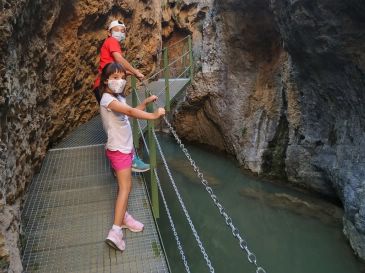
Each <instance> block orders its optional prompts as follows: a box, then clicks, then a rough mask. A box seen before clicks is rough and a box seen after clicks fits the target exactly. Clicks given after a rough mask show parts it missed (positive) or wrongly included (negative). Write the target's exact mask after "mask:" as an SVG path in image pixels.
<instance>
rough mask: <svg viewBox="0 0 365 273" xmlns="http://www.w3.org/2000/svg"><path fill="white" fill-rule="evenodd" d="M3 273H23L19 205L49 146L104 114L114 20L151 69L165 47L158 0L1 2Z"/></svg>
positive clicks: (134, 55)
mask: <svg viewBox="0 0 365 273" xmlns="http://www.w3.org/2000/svg"><path fill="white" fill-rule="evenodd" d="M0 10H1V14H0V25H1V27H0V56H1V57H0V74H1V81H0V181H1V182H0V183H1V185H0V231H1V232H0V271H4V272H21V270H22V266H21V263H20V251H19V247H20V241H19V229H20V208H21V205H22V204H21V201H22V198H23V197H24V193H25V191H26V188H27V186H28V185H29V183H30V181H31V178H32V176H33V174H34V173H35V172H36V171H37V169H38V168H39V166H40V164H41V162H42V160H43V158H44V156H45V153H46V151H47V149H48V148H49V147H50V145H51V144H52V143H54V142H56V141H58V140H59V139H61V138H62V137H63V136H65V135H66V134H67V133H68V132H69V131H70V130H72V128H74V127H76V126H77V125H79V124H80V123H83V122H85V121H87V120H88V119H90V118H91V117H92V116H93V115H95V114H96V112H97V111H98V107H97V105H96V102H95V99H94V98H93V95H92V90H91V86H92V82H93V80H94V77H95V75H96V71H97V65H98V58H97V54H98V48H99V47H100V46H101V43H102V41H103V39H104V38H105V37H106V35H107V32H106V30H105V29H106V27H107V25H108V23H109V22H110V20H111V19H112V18H119V19H122V20H124V21H125V23H126V24H127V26H128V35H127V40H126V43H125V45H126V47H127V48H128V51H127V52H126V53H127V57H128V59H129V60H134V61H136V62H137V64H138V65H139V66H140V68H141V70H142V72H144V73H146V74H147V73H149V72H150V71H153V70H154V69H155V67H156V60H157V55H158V52H159V49H160V47H161V41H162V38H161V29H162V28H161V3H160V1H147V0H146V1H132V0H129V1H117V0H116V1H96V0H75V1H74V0H52V1H45V0H32V1H30V0H11V1H9V0H5V1H1V2H0Z"/></svg>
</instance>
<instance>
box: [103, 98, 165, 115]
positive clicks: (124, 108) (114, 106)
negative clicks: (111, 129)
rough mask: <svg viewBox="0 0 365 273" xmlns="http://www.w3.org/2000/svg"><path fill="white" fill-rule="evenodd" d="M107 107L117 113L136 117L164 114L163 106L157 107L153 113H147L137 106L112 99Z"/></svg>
mask: <svg viewBox="0 0 365 273" xmlns="http://www.w3.org/2000/svg"><path fill="white" fill-rule="evenodd" d="M108 107H109V108H110V109H111V110H113V111H115V112H118V113H122V114H125V115H127V116H130V117H133V118H138V119H157V118H159V117H160V116H163V115H164V114H165V109H164V108H158V109H157V110H156V111H155V112H154V113H148V112H145V111H142V110H140V109H137V108H133V107H130V106H129V105H127V104H125V103H121V102H119V101H117V100H113V101H112V102H111V103H110V104H109V105H108Z"/></svg>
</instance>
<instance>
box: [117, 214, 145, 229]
mask: <svg viewBox="0 0 365 273" xmlns="http://www.w3.org/2000/svg"><path fill="white" fill-rule="evenodd" d="M122 228H127V229H129V230H130V231H132V232H140V231H142V230H143V228H144V225H143V224H142V223H141V222H139V221H137V220H136V219H134V218H133V217H132V215H130V214H129V213H128V212H125V215H124V220H123V224H122Z"/></svg>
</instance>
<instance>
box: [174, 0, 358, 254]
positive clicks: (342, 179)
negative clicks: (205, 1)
mask: <svg viewBox="0 0 365 273" xmlns="http://www.w3.org/2000/svg"><path fill="white" fill-rule="evenodd" d="M363 14H365V3H364V2H361V1H360V0H351V1H346V2H345V1H339V0H338V1H337V0H336V1H332V0H322V1H314V0H308V1H301V0H297V1H291V0H271V1H269V0H255V1H254V0H248V1H239V0H226V1H214V2H213V6H212V8H211V10H210V13H209V16H207V19H206V20H205V22H204V25H203V30H202V31H203V32H202V44H201V48H200V51H201V52H200V55H201V57H200V58H199V61H198V66H199V67H200V69H199V72H198V73H197V74H196V77H195V80H194V84H193V86H192V87H191V88H190V89H189V90H188V91H187V100H186V102H184V103H183V104H182V105H181V107H180V109H179V110H178V111H177V112H176V113H175V126H176V127H177V130H178V133H179V134H180V135H182V136H184V137H185V139H187V140H189V141H195V142H199V143H205V144H208V145H212V146H214V147H216V148H218V149H221V150H224V151H227V152H228V153H230V154H233V155H235V156H236V157H237V159H238V161H239V162H240V163H241V164H242V165H243V166H244V167H246V168H247V169H250V170H251V171H253V172H256V173H258V174H261V175H265V176H270V177H276V178H280V179H281V180H283V181H288V182H289V183H294V184H297V185H299V186H301V187H305V188H308V189H311V190H313V191H316V192H319V193H321V194H323V195H326V196H328V197H331V198H338V199H340V200H341V201H342V204H343V206H344V208H345V216H344V219H343V222H344V232H345V234H346V236H347V237H348V238H349V240H350V243H351V245H352V247H353V249H354V250H355V252H356V253H357V254H358V255H359V256H360V257H362V258H363V259H365V195H364V193H365V171H364V170H365V168H364V167H365V150H364V149H365V148H364V147H365V146H364V144H365V108H364V102H365V92H364V90H365V54H364V49H365V32H364V31H363V30H364V29H365V17H364V16H363Z"/></svg>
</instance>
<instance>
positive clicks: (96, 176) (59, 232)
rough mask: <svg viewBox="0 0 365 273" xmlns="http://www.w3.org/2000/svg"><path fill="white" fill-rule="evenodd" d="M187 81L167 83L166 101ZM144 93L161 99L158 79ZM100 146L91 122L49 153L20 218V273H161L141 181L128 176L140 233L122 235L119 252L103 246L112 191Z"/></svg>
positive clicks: (97, 121) (163, 266) (98, 126)
mask: <svg viewBox="0 0 365 273" xmlns="http://www.w3.org/2000/svg"><path fill="white" fill-rule="evenodd" d="M188 82H189V79H170V98H171V99H173V98H174V97H175V96H176V95H177V94H178V93H179V92H180V91H181V90H183V89H184V87H185V86H186V85H187V84H188ZM149 89H150V90H151V91H152V93H154V94H157V95H159V96H160V99H161V100H164V96H163V95H162V94H163V91H162V92H161V90H164V81H163V80H158V81H156V82H152V83H150V85H149ZM143 93H144V91H139V95H140V96H141V95H142V94H143ZM128 99H129V98H128ZM142 124H143V126H145V124H146V123H142ZM105 142H106V135H105V133H104V131H103V128H102V123H101V118H100V116H96V117H94V118H93V119H92V120H90V121H89V122H87V123H85V124H83V125H81V126H79V127H78V128H76V129H75V130H74V131H73V132H72V133H71V134H70V135H69V136H67V137H66V138H65V139H64V140H63V141H62V142H60V143H59V144H58V145H57V146H56V147H54V148H53V149H51V150H49V152H48V154H47V156H46V158H45V160H44V161H43V165H42V169H41V171H40V173H39V174H37V175H36V176H35V177H34V179H33V182H32V184H31V185H30V187H29V190H28V195H27V199H26V201H25V204H24V209H23V212H22V229H23V234H24V235H23V236H24V238H22V242H23V253H22V263H23V267H24V272H47V273H49V272H67V273H70V272H95V273H99V272H124V273H128V272H133V273H135V272H155V273H157V272H169V270H168V263H167V261H166V257H165V255H164V252H163V250H162V247H161V242H160V240H159V237H158V230H157V227H156V225H155V222H154V219H153V215H152V212H151V209H150V204H149V200H148V195H147V190H146V188H145V185H144V183H143V180H142V177H141V176H134V177H133V189H132V192H131V195H130V198H129V204H128V211H129V212H130V213H132V214H133V215H134V216H135V217H136V218H137V219H139V220H140V221H142V222H143V223H144V224H145V230H144V231H143V232H142V233H132V232H129V231H128V230H127V231H124V236H125V239H126V250H125V251H124V252H123V253H121V252H119V251H115V250H113V249H111V248H110V247H109V246H107V245H106V244H105V243H104V239H105V237H106V235H107V232H108V230H109V229H110V227H111V225H112V223H113V211H114V201H115V197H116V191H117V183H116V181H115V178H114V177H113V175H112V173H111V169H110V165H109V161H108V160H107V158H106V157H105V149H104V145H103V144H104V143H105Z"/></svg>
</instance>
